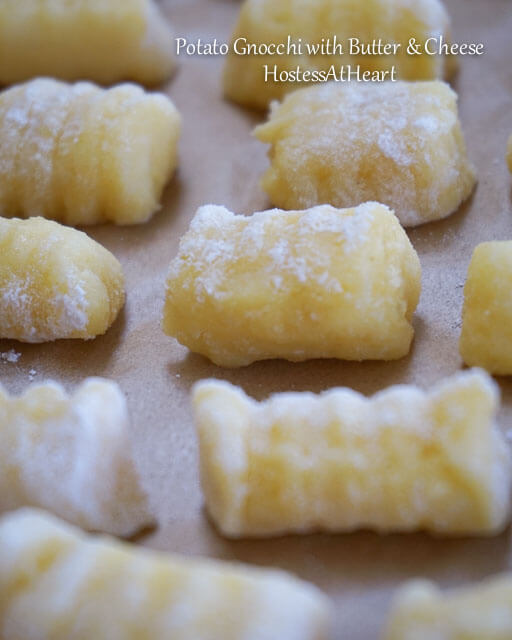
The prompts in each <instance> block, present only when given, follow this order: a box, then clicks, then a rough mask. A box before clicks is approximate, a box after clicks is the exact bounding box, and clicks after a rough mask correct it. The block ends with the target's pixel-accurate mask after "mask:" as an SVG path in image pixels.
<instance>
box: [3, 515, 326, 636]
mask: <svg viewBox="0 0 512 640" xmlns="http://www.w3.org/2000/svg"><path fill="white" fill-rule="evenodd" d="M0 602H1V610H2V616H1V617H0V637H1V638H2V640H20V638H24V639H26V640H28V639H29V638H30V640H48V639H49V638H51V640H84V639H89V640H92V639H93V638H94V640H142V639H143V638H148V639H149V638H151V639H152V640H199V639H201V640H270V639H274V638H275V639H276V640H277V639H280V640H325V639H326V638H327V630H326V627H327V624H328V617H329V604H328V601H327V598H325V596H323V594H322V593H321V592H320V591H319V590H318V589H316V587H314V586H313V585H310V584H308V583H306V582H302V581H300V580H298V579H296V578H293V577H292V576H289V575H288V574H286V573H284V572H281V571H275V570H263V569H255V568H252V567H251V568H250V567H245V566H242V565H239V566H237V565H232V564H228V563H221V562H218V561H217V562H215V561H212V560H194V559H191V558H181V557H179V556H172V555H165V554H163V553H157V552H153V551H149V550H146V549H142V548H140V547H138V548H136V547H132V546H129V545H127V544H123V543H121V542H118V541H114V540H111V539H109V538H104V537H87V536H85V535H84V534H83V533H81V532H80V531H78V530H76V529H75V528H74V527H71V526H69V525H66V524H65V523H63V522H60V521H59V520H57V519H55V518H53V517H51V516H48V515H46V514H44V513H42V512H38V511H35V510H29V509H23V510H21V511H18V512H15V513H12V514H8V515H7V516H4V517H3V518H2V519H0Z"/></svg>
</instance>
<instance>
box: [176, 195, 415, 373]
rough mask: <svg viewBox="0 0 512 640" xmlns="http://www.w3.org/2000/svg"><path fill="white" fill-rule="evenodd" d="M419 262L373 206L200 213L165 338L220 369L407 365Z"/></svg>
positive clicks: (184, 250)
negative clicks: (316, 362) (320, 362)
mask: <svg viewBox="0 0 512 640" xmlns="http://www.w3.org/2000/svg"><path fill="white" fill-rule="evenodd" d="M420 280H421V268H420V264H419V259H418V256H417V254H416V252H415V251H414V249H413V248H412V245H411V243H410V242H409V240H408V238H407V235H406V234H405V232H404V231H403V229H402V228H401V227H400V224H399V223H398V220H397V219H396V217H395V216H394V215H393V213H392V212H391V211H390V210H389V209H388V208H387V207H384V206H382V205H380V204H378V203H366V204H364V205H360V206H359V207H357V208H355V209H346V210H339V209H334V208H333V207H330V206H319V207H314V208H312V209H310V210H307V211H290V212H285V211H278V210H274V211H264V212H260V213H255V214H254V215H253V216H250V217H245V216H241V215H234V214H233V213H231V212H230V211H228V210H227V209H225V208H224V207H218V206H213V205H208V206H205V207H202V208H201V209H199V211H198V212H197V214H196V216H195V218H194V219H193V221H192V223H191V226H190V229H189V231H188V232H187V234H186V235H185V236H184V237H183V238H182V240H181V243H180V248H179V253H178V255H177V256H176V258H175V259H174V260H173V261H172V263H171V267H170V270H169V276H168V279H167V290H166V302H165V308H164V319H163V328H164V331H165V333H167V334H168V335H170V336H173V337H175V338H177V340H178V341H179V342H180V343H181V344H183V345H185V346H187V347H188V348H189V349H191V350H192V351H193V352H195V353H200V354H202V355H204V356H206V357H208V358H210V360H212V361H213V362H214V363H215V364H218V365H221V366H225V367H241V366H245V365H248V364H250V363H252V362H254V361H256V360H265V359H270V358H285V359H287V360H291V361H303V360H308V359H311V358H341V359H345V360H370V359H372V360H394V359H398V358H401V357H403V356H405V355H407V353H408V351H409V348H410V345H411V341H412V339H413V335H414V330H413V327H412V324H411V321H412V315H413V313H414V310H415V308H416V306H417V304H418V299H419V295H420V288H421V282H420Z"/></svg>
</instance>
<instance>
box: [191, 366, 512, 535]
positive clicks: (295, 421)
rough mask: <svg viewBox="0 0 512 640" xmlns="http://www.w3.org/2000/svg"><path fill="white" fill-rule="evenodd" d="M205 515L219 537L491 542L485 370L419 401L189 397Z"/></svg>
mask: <svg viewBox="0 0 512 640" xmlns="http://www.w3.org/2000/svg"><path fill="white" fill-rule="evenodd" d="M193 403H194V410H195V419H196V425H197V430H198V434H199V444H200V457H201V476H202V485H203V490H204V494H205V497H206V505H207V509H208V511H209V513H210V514H211V516H212V518H213V520H214V522H215V523H216V524H217V526H218V527H219V529H220V530H221V532H222V533H223V534H225V535H226V536H229V537H233V538H238V537H256V536H271V535H281V534H285V533H308V532H312V531H334V532H335V531H352V530H355V529H367V528H369V529H375V530H377V531H380V532H390V531H414V530H418V529H424V530H427V531H430V532H434V533H437V534H443V535H451V534H455V535H460V534H474V535H489V534H496V533H498V532H499V531H501V530H502V529H503V528H504V526H505V524H506V523H507V521H508V518H509V495H510V480H511V465H510V452H509V450H508V446H507V444H506V442H505V440H504V438H503V436H502V435H501V433H500V431H499V430H498V428H497V426H496V424H495V422H494V419H495V414H496V411H497V408H498V390H497V387H496V385H495V384H494V382H493V381H492V379H491V378H489V376H487V375H486V374H485V373H484V372H483V371H479V370H474V371H472V372H469V373H461V374H458V375H456V376H454V377H453V378H449V379H448V380H446V381H444V382H442V383H440V384H438V385H437V386H435V387H434V388H433V389H432V390H431V391H429V392H423V391H420V390H419V389H418V388H417V387H412V386H396V387H391V388H389V389H387V390H385V391H383V392H381V393H378V394H377V395H375V396H373V398H370V399H366V398H365V397H364V396H362V395H361V394H359V393H356V392H354V391H352V390H351V389H333V390H331V391H328V392H325V393H323V394H321V395H319V396H316V395H314V394H312V393H285V394H278V395H275V396H273V397H271V398H270V399H269V400H267V401H265V402H262V403H257V402H255V401H254V400H252V399H250V398H248V397H247V396H246V395H245V394H244V393H243V391H241V390H240V389H238V388H236V387H232V386H231V385H230V384H228V383H226V382H218V381H206V382H201V383H198V384H197V385H196V386H195V388H194V392H193Z"/></svg>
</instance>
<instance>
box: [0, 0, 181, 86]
mask: <svg viewBox="0 0 512 640" xmlns="http://www.w3.org/2000/svg"><path fill="white" fill-rule="evenodd" d="M174 66H175V61H174V56H173V33H172V30H171V28H170V27H169V25H168V24H167V23H166V21H165V19H164V17H163V15H162V14H161V11H160V10H159V8H158V5H157V4H156V3H155V2H154V0H29V1H22V2H20V0H2V2H1V3H0V84H4V85H6V84H13V83H15V82H21V81H23V80H28V79H30V78H34V77H36V76H52V77H54V78H61V79H63V80H93V81H95V82H99V83H103V84H113V83H115V82H119V81H121V80H134V81H136V82H140V83H141V84H157V83H160V82H163V81H164V80H166V79H167V78H168V77H169V76H170V74H171V73H172V71H173V69H174Z"/></svg>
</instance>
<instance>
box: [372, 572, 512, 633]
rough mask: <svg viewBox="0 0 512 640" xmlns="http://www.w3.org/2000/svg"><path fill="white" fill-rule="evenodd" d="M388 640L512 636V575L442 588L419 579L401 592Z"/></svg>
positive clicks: (393, 611)
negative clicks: (474, 584) (444, 590)
mask: <svg viewBox="0 0 512 640" xmlns="http://www.w3.org/2000/svg"><path fill="white" fill-rule="evenodd" d="M384 637H385V640H418V639H419V638H422V639H425V640H430V639H432V640H434V639H436V640H437V639H438V638H439V639H441V638H442V640H508V639H509V638H512V575H511V574H504V575H501V576H497V577H494V578H491V579H488V580H486V581H485V582H483V583H481V584H479V585H476V586H473V587H464V588H458V589H454V590H451V591H448V592H446V593H443V592H441V590H440V589H438V588H437V587H436V586H435V585H434V584H432V583H431V582H427V581H423V580H416V581H413V582H411V583H408V584H406V585H405V586H404V587H403V588H402V590H401V591H400V592H399V594H398V596H397V598H396V600H395V603H394V606H393V609H392V612H391V617H390V620H389V623H388V626H387V630H386V634H385V636H384Z"/></svg>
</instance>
